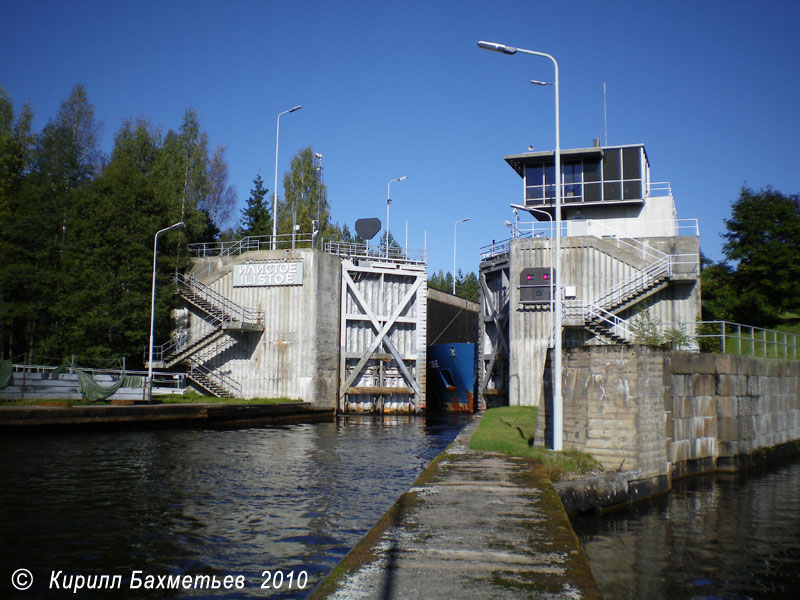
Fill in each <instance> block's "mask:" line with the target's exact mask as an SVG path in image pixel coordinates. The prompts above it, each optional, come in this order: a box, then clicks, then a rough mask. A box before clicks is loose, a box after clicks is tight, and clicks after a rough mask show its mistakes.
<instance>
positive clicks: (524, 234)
mask: <svg viewBox="0 0 800 600" xmlns="http://www.w3.org/2000/svg"><path fill="white" fill-rule="evenodd" d="M589 223H591V227H595V226H596V227H604V224H603V222H602V221H601V220H599V219H571V220H568V221H561V226H562V227H561V235H562V236H563V237H570V236H577V235H594V234H593V233H592V232H591V231H589V229H590V226H589V225H588V224H589ZM605 227H606V229H611V228H610V227H608V226H605ZM624 229H625V230H624V231H617V232H616V233H612V232H611V231H608V232H607V235H608V237H614V236H615V235H620V236H622V237H625V238H647V237H664V236H663V235H658V234H659V233H661V232H664V231H666V230H669V231H670V232H671V235H677V236H694V237H698V236H699V235H700V225H699V222H698V220H697V219H655V220H651V221H645V222H636V221H633V222H631V223H628V224H625V228H624ZM538 237H542V238H549V237H552V226H551V225H550V222H549V221H523V222H521V223H518V224H516V225H512V226H511V239H514V238H538ZM595 237H601V236H595Z"/></svg>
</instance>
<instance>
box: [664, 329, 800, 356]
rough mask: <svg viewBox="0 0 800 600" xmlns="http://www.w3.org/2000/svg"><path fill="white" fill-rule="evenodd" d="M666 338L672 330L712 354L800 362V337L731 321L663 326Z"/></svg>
mask: <svg viewBox="0 0 800 600" xmlns="http://www.w3.org/2000/svg"><path fill="white" fill-rule="evenodd" d="M659 330H660V332H661V333H662V334H663V333H665V332H667V331H669V330H677V331H680V332H682V333H685V334H686V335H687V336H688V337H689V338H692V339H695V340H697V343H698V345H699V346H700V349H701V350H703V351H708V352H722V353H724V354H739V355H743V356H753V357H756V358H776V359H784V360H800V335H798V334H795V333H787V332H785V331H778V330H776V329H765V328H763V327H755V326H753V325H743V324H741V323H734V322H731V321H697V322H693V323H661V324H660V325H659Z"/></svg>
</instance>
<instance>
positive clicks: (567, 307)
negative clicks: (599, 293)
mask: <svg viewBox="0 0 800 600" xmlns="http://www.w3.org/2000/svg"><path fill="white" fill-rule="evenodd" d="M564 312H565V316H566V317H567V318H577V319H581V320H583V321H593V320H600V321H603V322H605V323H607V324H608V325H610V326H611V327H616V328H618V329H619V330H620V331H621V332H622V333H623V335H620V336H619V337H626V336H627V337H629V338H631V337H633V332H632V331H631V330H630V329H628V327H627V323H626V321H625V320H624V319H621V318H620V317H618V316H617V315H615V314H613V313H611V312H609V311H607V310H605V309H604V308H603V307H601V306H598V305H597V304H595V303H594V302H581V301H580V300H567V301H565V302H564ZM587 317H588V318H587Z"/></svg>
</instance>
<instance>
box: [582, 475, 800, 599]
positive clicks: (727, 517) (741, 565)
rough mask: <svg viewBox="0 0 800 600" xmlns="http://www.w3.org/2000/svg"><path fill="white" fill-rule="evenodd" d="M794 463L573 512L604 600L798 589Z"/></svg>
mask: <svg viewBox="0 0 800 600" xmlns="http://www.w3.org/2000/svg"><path fill="white" fill-rule="evenodd" d="M798 491H800V461H798V460H796V461H793V462H791V463H788V464H782V465H780V466H777V467H772V468H770V469H768V470H764V471H759V472H748V473H741V474H735V475H729V474H720V475H715V476H708V477H701V478H693V479H688V480H684V481H681V482H678V483H677V484H676V486H675V490H674V491H673V492H672V493H671V494H669V495H668V496H665V497H664V498H660V499H657V500H654V501H652V502H648V503H643V504H639V505H635V506H634V507H633V508H632V509H631V510H630V511H627V512H621V513H617V514H613V515H607V516H604V517H599V518H598V517H578V518H575V519H573V525H574V527H575V530H576V533H577V534H578V538H579V539H580V541H581V544H582V545H583V547H584V549H585V550H586V553H587V555H588V558H589V563H590V565H591V567H592V571H593V572H594V574H595V577H596V579H597V581H598V584H599V585H600V588H601V590H602V592H603V597H604V598H606V599H614V598H669V599H672V598H770V599H774V598H797V597H800V511H798V509H799V508H800V502H798Z"/></svg>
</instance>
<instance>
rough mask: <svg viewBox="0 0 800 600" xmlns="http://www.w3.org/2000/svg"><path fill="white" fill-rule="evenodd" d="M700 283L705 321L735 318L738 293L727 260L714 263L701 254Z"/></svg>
mask: <svg viewBox="0 0 800 600" xmlns="http://www.w3.org/2000/svg"><path fill="white" fill-rule="evenodd" d="M700 266H701V269H702V270H701V272H700V285H701V289H702V302H703V304H702V318H703V320H704V321H730V320H732V319H734V309H735V307H736V301H737V294H736V290H735V289H734V282H733V269H732V268H731V267H730V265H728V264H727V263H725V262H719V263H714V262H712V261H710V260H709V259H708V258H706V257H705V256H703V255H702V254H701V255H700Z"/></svg>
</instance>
